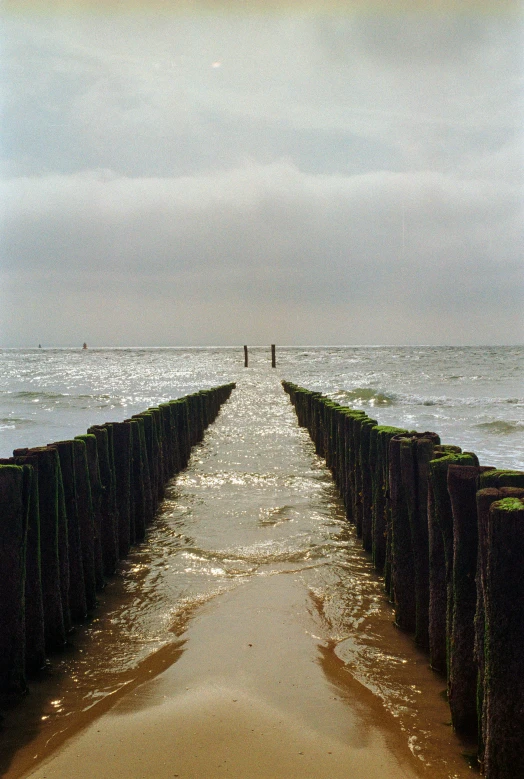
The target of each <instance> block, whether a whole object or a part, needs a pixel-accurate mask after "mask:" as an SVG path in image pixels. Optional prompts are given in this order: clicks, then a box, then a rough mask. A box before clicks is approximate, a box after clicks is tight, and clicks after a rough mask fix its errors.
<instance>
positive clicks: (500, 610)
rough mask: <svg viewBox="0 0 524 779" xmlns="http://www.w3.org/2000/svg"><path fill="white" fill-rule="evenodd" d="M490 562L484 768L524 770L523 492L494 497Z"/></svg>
mask: <svg viewBox="0 0 524 779" xmlns="http://www.w3.org/2000/svg"><path fill="white" fill-rule="evenodd" d="M486 562H487V568H486V580H485V581H486V592H485V604H486V647H485V659H486V673H485V710H486V718H487V724H486V732H485V743H484V772H485V775H486V777H487V779H521V777H522V776H524V749H523V748H522V734H523V733H524V705H523V701H524V653H523V651H522V647H523V646H524V608H523V604H524V576H523V575H522V572H523V570H524V498H515V497H507V498H503V499H502V500H500V501H496V502H494V503H493V504H492V505H491V507H490V512H489V533H488V548H487V561H486Z"/></svg>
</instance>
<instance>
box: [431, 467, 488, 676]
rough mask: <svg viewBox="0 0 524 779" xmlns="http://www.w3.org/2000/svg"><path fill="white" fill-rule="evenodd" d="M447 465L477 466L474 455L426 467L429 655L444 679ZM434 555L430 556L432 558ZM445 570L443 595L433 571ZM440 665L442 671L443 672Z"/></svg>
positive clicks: (448, 607) (449, 583)
mask: <svg viewBox="0 0 524 779" xmlns="http://www.w3.org/2000/svg"><path fill="white" fill-rule="evenodd" d="M450 465H476V466H478V459H477V457H476V456H475V455H474V454H471V453H466V452H464V453H463V454H459V453H455V452H451V453H449V454H444V456H443V457H439V458H438V459H433V460H431V461H430V463H429V481H430V487H431V489H430V504H431V510H430V517H429V523H430V534H431V536H432V538H431V539H430V635H429V640H430V652H431V664H432V666H433V667H434V668H436V670H442V671H444V670H446V671H447V678H448V679H449V661H450V642H451V626H452V616H453V512H452V508H451V499H450V497H449V493H448V483H447V479H448V468H449V466H450ZM439 534H440V537H441V539H440V540H441V541H442V548H441V549H440V550H439V551H440V559H437V557H436V556H435V554H434V552H435V549H434V547H433V549H431V546H432V542H434V541H435V539H436V537H437V536H438V535H439ZM432 552H433V554H432ZM437 567H438V568H439V569H442V568H443V569H444V571H445V582H446V589H445V594H444V592H443V591H442V590H441V589H440V574H441V571H438V572H437V571H436V568H437ZM435 577H437V578H438V579H439V587H438V589H433V588H432V583H433V582H434V581H435ZM437 614H438V615H439V619H438V623H439V626H438V631H439V632H438V633H436V632H435V630H434V629H435V628H436V627H437V625H436V623H435V621H434V620H433V619H432V618H434V617H435V616H436V615H437ZM437 646H439V647H440V650H439V654H440V653H441V654H443V655H444V657H445V664H444V663H443V662H442V660H443V659H444V658H443V657H442V656H440V657H439V661H438V663H435V662H434V655H433V652H434V649H435V648H436V647H437ZM442 665H444V667H443V668H442Z"/></svg>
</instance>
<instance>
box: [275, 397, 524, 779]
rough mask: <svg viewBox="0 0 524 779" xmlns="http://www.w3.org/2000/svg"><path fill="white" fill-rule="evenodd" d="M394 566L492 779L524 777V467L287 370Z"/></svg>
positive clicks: (405, 623)
mask: <svg viewBox="0 0 524 779" xmlns="http://www.w3.org/2000/svg"><path fill="white" fill-rule="evenodd" d="M282 383H283V386H284V389H285V391H286V392H287V393H288V394H289V396H290V398H291V401H292V403H293V405H294V407H295V410H296V413H297V416H298V421H299V424H300V425H302V426H304V427H306V428H307V429H308V430H309V433H310V435H311V438H312V439H313V441H314V443H315V448H316V452H317V454H318V455H320V456H321V457H323V458H325V460H326V463H327V465H328V466H329V468H330V469H331V471H332V473H333V476H334V479H335V482H336V484H337V486H338V488H339V490H340V493H341V495H342V498H343V501H344V504H345V507H346V513H347V517H348V520H349V521H350V522H352V523H353V524H354V525H355V526H356V532H357V535H358V536H359V537H360V538H361V540H362V545H363V547H364V549H365V550H366V551H368V552H370V553H371V555H372V559H373V563H374V565H375V568H376V569H377V571H379V572H380V573H381V574H383V576H384V579H385V588H386V592H387V594H388V596H389V598H390V599H391V601H392V602H393V604H394V608H395V618H396V623H397V624H398V626H399V627H400V628H402V629H403V630H405V631H407V632H409V633H411V634H412V635H413V637H414V640H415V641H416V642H417V644H419V645H420V646H421V647H423V648H424V649H425V650H427V651H428V653H429V660H430V664H431V666H432V668H434V669H435V670H436V671H438V672H440V673H442V674H443V675H445V676H446V678H447V691H448V701H449V705H450V708H451V717H452V724H453V727H454V728H455V729H456V731H457V732H459V733H462V734H465V735H467V736H469V737H475V738H477V741H478V759H479V764H480V766H481V769H482V770H483V772H484V773H485V776H486V777H488V779H521V778H522V777H524V747H523V736H524V472H521V471H509V470H508V471H504V470H496V469H495V468H492V467H489V466H481V465H479V462H478V458H477V457H476V455H475V454H473V453H471V452H462V451H461V449H460V448H459V447H458V446H451V445H442V444H441V442H440V439H439V436H438V435H437V434H436V433H433V432H423V433H418V432H414V431H407V430H404V429H401V428H396V427H390V426H385V425H379V424H377V422H376V420H374V419H370V418H369V417H368V416H367V414H366V413H365V412H364V411H362V410H354V409H350V408H347V407H345V406H340V405H339V404H338V403H335V402H334V401H332V400H330V399H329V398H327V397H325V396H323V395H322V394H321V393H319V392H312V391H310V390H307V389H304V388H302V387H298V386H297V385H295V384H292V383H290V382H282Z"/></svg>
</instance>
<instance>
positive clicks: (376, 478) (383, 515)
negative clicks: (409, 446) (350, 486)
mask: <svg viewBox="0 0 524 779" xmlns="http://www.w3.org/2000/svg"><path fill="white" fill-rule="evenodd" d="M406 432H407V431H406V430H403V429H402V428H400V427H390V426H388V425H377V426H376V427H373V428H372V429H371V447H370V450H371V453H372V457H373V460H374V469H373V520H372V544H373V546H372V556H373V564H374V566H375V568H376V570H377V571H378V572H379V573H383V574H384V577H385V580H386V581H385V585H386V591H387V592H389V590H390V578H391V569H390V563H389V562H388V568H387V570H386V553H387V551H388V547H389V546H390V543H391V538H390V510H389V484H388V483H389V474H388V471H389V464H388V451H389V441H390V439H391V438H393V436H396V435H405V434H406ZM388 557H389V555H388Z"/></svg>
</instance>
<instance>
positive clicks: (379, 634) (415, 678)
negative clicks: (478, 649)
mask: <svg viewBox="0 0 524 779" xmlns="http://www.w3.org/2000/svg"><path fill="white" fill-rule="evenodd" d="M282 574H289V575H292V576H293V577H294V579H296V580H297V581H299V582H300V583H301V586H302V587H303V588H304V593H305V597H304V599H303V601H304V603H305V604H307V603H308V602H309V612H307V609H308V607H307V606H304V609H305V612H307V620H309V622H308V625H309V626H308V627H307V628H306V627H304V629H305V630H306V629H307V630H308V631H310V632H311V634H313V633H314V634H315V636H316V640H315V650H314V651H313V652H312V655H311V662H313V663H317V665H318V666H319V667H320V668H321V669H322V671H323V674H324V677H325V679H326V680H327V681H328V683H329V685H331V686H332V687H333V688H334V689H336V690H338V691H339V694H341V696H342V699H344V696H346V699H347V700H348V701H349V697H348V693H347V690H348V680H350V681H351V685H350V687H351V688H352V689H353V690H354V689H355V687H354V684H355V680H356V682H357V683H358V684H360V685H362V687H363V689H365V690H367V691H369V693H370V694H372V695H373V696H374V697H375V698H376V700H377V701H379V702H380V704H381V707H380V706H379V707H378V708H376V711H377V712H380V711H383V716H381V717H379V719H380V720H381V721H380V725H381V726H383V727H384V728H385V730H386V731H388V732H389V733H390V734H392V733H394V732H396V733H397V734H398V733H400V736H401V739H400V741H401V742H402V743H403V744H404V746H405V750H406V754H407V755H408V756H409V758H410V759H412V758H413V756H414V757H415V758H416V760H415V759H414V758H413V763H414V764H415V765H416V766H418V767H419V769H420V771H421V772H422V773H421V775H424V776H425V775H427V776H431V779H440V778H441V777H442V779H450V778H453V779H462V777H465V776H471V771H470V769H469V768H468V766H467V764H466V762H465V761H464V759H463V758H462V756H461V752H463V751H468V749H470V748H468V747H467V746H465V745H461V744H460V742H459V741H458V740H457V739H456V738H455V737H454V735H453V733H452V732H451V729H450V727H449V725H447V724H443V723H445V722H446V721H449V710H448V709H447V706H446V704H445V703H444V702H443V701H442V698H441V697H440V695H439V693H440V692H441V690H442V689H443V688H444V687H445V683H444V681H443V680H441V679H440V678H438V677H435V676H434V675H433V674H432V672H431V671H430V670H429V669H428V667H427V658H426V657H425V656H424V655H422V654H420V653H419V652H418V650H417V649H416V648H415V647H414V645H413V644H412V642H411V640H410V639H409V638H407V637H406V636H404V635H403V634H402V633H400V632H399V631H398V630H397V629H396V628H395V627H394V626H393V625H392V613H391V609H390V607H389V605H388V604H387V603H386V601H385V598H384V594H383V590H382V583H381V581H380V580H379V579H378V578H377V577H375V575H374V573H373V571H372V569H371V566H370V564H369V561H368V560H367V557H366V556H365V555H364V553H363V552H362V551H361V550H360V549H359V548H358V541H357V540H356V539H355V537H354V534H353V532H352V530H351V528H348V526H347V523H346V522H345V520H344V517H343V509H342V505H341V503H340V501H339V499H338V497H337V495H336V490H335V488H334V485H333V483H332V481H331V478H330V475H329V473H328V471H327V470H326V468H325V466H324V465H323V463H322V462H321V461H320V460H319V459H318V458H317V457H316V456H315V454H314V449H313V446H312V444H311V442H310V440H309V438H308V436H307V433H306V432H305V431H304V430H302V429H299V428H298V427H297V424H296V419H295V416H294V413H293V412H292V409H291V407H290V405H289V401H288V399H287V396H286V395H285V394H284V393H283V391H282V389H281V387H280V386H279V384H278V381H277V379H276V378H275V375H274V374H273V375H270V374H269V372H268V371H264V370H262V369H260V370H259V369H257V368H256V367H255V368H254V369H253V370H252V371H251V369H250V373H249V376H247V377H245V378H243V379H242V381H241V382H239V385H238V389H237V390H236V391H235V392H234V393H233V395H232V397H231V399H230V401H229V403H228V404H227V406H226V407H225V408H224V410H223V412H222V413H221V415H220V417H219V418H218V420H217V421H216V423H215V424H214V425H213V426H212V427H211V428H210V429H209V431H208V433H207V435H206V439H205V441H204V443H203V444H202V445H199V446H198V447H197V448H196V449H195V451H194V454H193V457H192V461H191V463H190V466H189V468H188V469H187V470H186V471H185V472H184V473H182V474H180V475H179V476H178V477H177V479H176V480H174V481H173V482H172V483H171V484H170V486H169V488H168V490H167V494H166V500H165V502H164V505H163V507H162V510H161V512H160V513H159V516H158V517H157V519H156V521H155V523H154V526H153V527H152V528H151V529H150V531H149V535H148V540H147V543H145V544H143V545H142V546H140V547H138V548H137V549H135V550H134V551H133V552H132V554H131V555H130V557H129V558H128V559H127V560H126V561H125V562H124V563H123V564H122V567H121V570H120V571H119V574H118V575H117V576H116V577H115V578H114V579H113V580H112V581H111V582H110V583H109V585H108V586H107V588H106V590H105V591H104V592H103V593H102V594H101V596H100V601H101V606H100V609H99V611H98V613H97V616H96V618H95V619H94V620H93V621H92V622H91V623H89V624H88V625H86V626H83V627H80V628H79V629H78V632H77V635H76V636H75V637H74V638H73V641H74V644H75V648H74V649H71V650H70V651H69V652H68V653H66V654H64V655H62V656H58V657H54V658H53V665H52V669H51V671H50V674H49V678H47V679H45V680H43V681H42V682H39V683H35V684H32V685H31V694H30V696H29V697H28V698H27V699H25V700H24V701H23V702H22V703H21V704H20V705H18V706H17V707H16V708H15V710H14V711H11V712H9V714H8V716H7V717H6V720H5V722H4V727H3V732H2V734H1V736H0V738H1V741H2V758H1V762H0V769H4V770H5V769H7V766H8V764H9V762H10V760H11V757H12V756H13V755H14V757H13V760H12V762H11V768H10V770H9V771H8V773H7V774H6V775H7V776H8V777H9V779H15V777H21V776H24V775H25V774H26V773H27V771H28V770H29V769H30V768H32V767H34V766H35V765H37V764H38V761H40V760H42V759H43V758H44V757H46V756H48V755H49V754H50V752H52V751H53V750H55V749H57V747H58V746H59V745H60V744H61V743H63V742H64V741H65V740H66V739H67V738H69V737H70V736H71V735H73V734H74V733H76V732H78V731H80V730H81V729H82V728H84V727H85V726H86V725H87V724H88V723H89V722H91V721H93V720H94V719H95V718H96V717H98V716H99V715H100V714H103V713H104V712H105V711H107V710H108V709H110V708H111V707H113V706H114V705H115V704H116V703H117V701H118V700H122V701H123V699H124V698H125V697H126V696H127V695H128V694H129V693H130V691H131V690H132V689H133V690H136V689H138V688H139V686H140V685H141V684H142V683H144V682H145V681H147V680H148V679H151V678H153V677H156V676H158V675H159V674H162V673H163V672H164V671H165V670H166V669H168V668H170V667H171V666H173V664H174V663H177V661H179V662H178V663H177V666H178V665H179V664H180V661H181V659H182V658H184V663H185V662H186V659H187V661H188V662H190V660H191V656H192V654H191V653H192V651H194V650H193V649H192V647H193V646H194V644H192V643H191V641H189V642H186V640H187V637H188V636H189V635H191V631H192V629H193V623H194V622H195V620H194V617H195V615H197V616H198V619H200V616H202V619H205V617H206V614H208V613H209V614H210V613H212V611H213V609H214V608H215V607H218V604H219V603H220V602H221V601H222V600H223V598H221V597H219V596H221V595H224V594H225V595H224V597H225V599H226V601H227V602H229V600H231V602H234V598H232V594H234V593H235V592H236V591H237V588H242V587H243V585H248V584H250V583H253V584H254V583H255V581H256V579H257V577H258V578H260V577H268V576H271V577H276V578H277V579H278V578H279V575H282ZM228 593H229V594H228ZM217 598H218V600H217ZM204 604H208V605H207V606H206V607H205V608H204V609H203V610H202V609H201V608H200V607H201V606H203V605H204ZM270 605H271V604H268V606H270ZM246 613H247V614H248V616H246V619H248V620H249V619H251V620H256V619H257V614H256V613H253V614H252V615H251V616H249V611H248V612H246ZM304 619H306V616H305V617H304ZM311 620H313V622H311ZM312 624H314V627H311V625H312ZM226 630H227V621H226V622H224V626H223V627H222V631H226ZM216 641H217V642H220V634H219V635H217V636H216ZM275 642H278V633H277V634H276V637H275ZM231 651H233V649H232V650H231ZM274 651H275V652H277V653H278V645H277V643H275V646H274ZM280 670H281V671H282V670H285V669H280ZM329 685H328V686H329ZM344 690H345V692H344ZM341 691H342V692H341ZM342 693H343V694H342ZM335 694H336V693H335ZM297 707H298V708H300V702H299V701H297ZM328 714H329V712H327V713H326V716H328ZM394 740H395V741H396V740H397V739H396V738H395V739H394ZM15 752H16V754H14V753H15ZM417 770H418V769H417Z"/></svg>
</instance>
